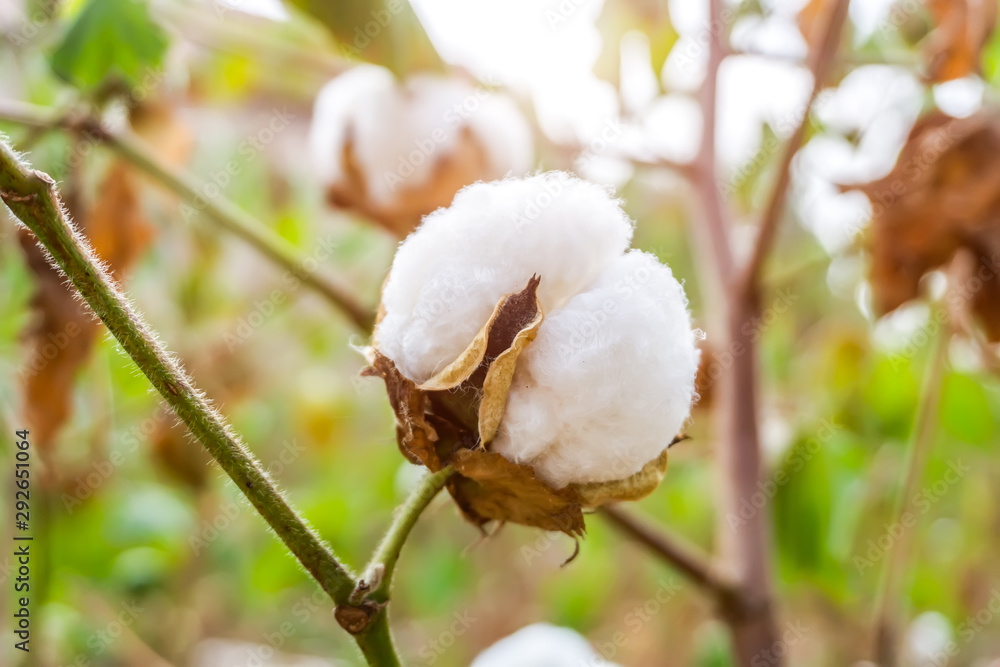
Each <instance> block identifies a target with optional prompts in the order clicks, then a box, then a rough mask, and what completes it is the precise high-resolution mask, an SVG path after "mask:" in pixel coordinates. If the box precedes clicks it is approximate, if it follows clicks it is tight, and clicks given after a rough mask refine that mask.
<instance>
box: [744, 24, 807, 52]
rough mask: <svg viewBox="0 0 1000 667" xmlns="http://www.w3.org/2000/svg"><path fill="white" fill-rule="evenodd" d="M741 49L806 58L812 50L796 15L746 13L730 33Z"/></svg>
mask: <svg viewBox="0 0 1000 667" xmlns="http://www.w3.org/2000/svg"><path fill="white" fill-rule="evenodd" d="M731 41H732V44H733V48H735V49H736V50H738V51H748V52H752V53H764V54H768V55H771V56H776V57H779V58H789V59H805V57H806V55H807V53H808V52H809V47H808V45H807V44H806V40H805V38H804V37H803V36H802V32H801V31H800V30H799V27H798V25H796V23H795V15H794V14H792V15H782V14H773V15H771V16H757V15H753V16H746V17H744V18H742V19H740V20H739V21H737V22H736V25H734V26H733V32H732V35H731Z"/></svg>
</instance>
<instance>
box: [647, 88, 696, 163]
mask: <svg viewBox="0 0 1000 667" xmlns="http://www.w3.org/2000/svg"><path fill="white" fill-rule="evenodd" d="M643 129H644V134H645V135H646V137H647V142H646V145H647V147H648V148H649V150H650V151H651V152H652V153H653V154H654V155H656V156H658V157H662V158H665V159H667V160H673V161H674V162H690V161H692V160H694V158H695V155H697V153H698V146H699V144H700V143H701V132H702V122H701V108H700V107H699V105H698V102H697V101H695V100H694V99H693V98H691V97H689V96H687V95H664V96H662V97H659V98H657V99H656V100H655V101H654V102H653V104H652V105H650V107H649V111H648V112H647V113H646V115H645V117H644V118H643Z"/></svg>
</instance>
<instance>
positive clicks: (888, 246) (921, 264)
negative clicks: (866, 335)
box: [859, 112, 1000, 341]
mask: <svg viewBox="0 0 1000 667" xmlns="http://www.w3.org/2000/svg"><path fill="white" fill-rule="evenodd" d="M859 189H860V190H862V191H863V192H864V193H865V194H867V195H868V197H869V199H870V200H871V202H872V209H873V217H872V229H871V236H870V239H869V247H870V251H871V255H872V274H871V279H872V287H873V292H874V298H875V307H876V309H877V310H878V311H879V312H880V313H888V312H890V311H892V310H894V309H896V308H898V307H899V306H900V305H902V304H903V303H906V302H907V301H909V300H911V299H914V298H916V297H918V296H919V295H920V280H921V278H922V277H923V276H924V275H925V274H926V273H927V272H929V271H932V270H935V269H937V268H940V267H944V266H946V265H947V264H949V262H951V260H952V258H953V257H954V256H955V254H956V253H957V252H959V251H960V250H964V251H967V252H968V253H969V254H971V255H972V256H973V257H975V262H974V263H975V265H976V266H975V271H974V274H976V275H977V276H978V281H977V284H978V285H979V286H978V287H977V289H975V290H971V289H970V290H963V291H964V292H968V294H967V295H966V296H967V298H966V300H967V302H968V303H967V305H966V306H967V307H968V308H969V309H971V311H972V312H974V313H975V314H976V315H977V316H978V319H979V320H980V322H981V323H982V324H983V325H984V328H985V330H986V334H987V336H988V337H989V339H990V340H992V341H998V340H1000V317H998V316H997V312H998V311H1000V284H998V283H1000V276H998V275H997V272H998V271H1000V265H998V257H997V252H998V251H1000V119H998V118H997V117H995V116H993V115H991V114H988V113H985V112H983V113H979V114H976V115H974V116H971V117H969V118H963V119H957V118H950V117H948V116H945V115H944V114H941V113H933V114H930V115H928V116H925V117H924V118H922V119H921V120H919V121H918V122H917V124H916V125H915V126H914V128H913V130H912V132H911V133H910V136H909V138H908V140H907V143H906V146H905V147H904V148H903V151H902V152H901V154H900V157H899V160H898V162H897V164H896V166H895V168H894V169H893V171H892V172H891V173H890V174H889V175H888V176H886V177H885V178H883V179H880V180H878V181H875V182H872V183H868V184H866V185H863V186H859Z"/></svg>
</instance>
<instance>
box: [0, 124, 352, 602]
mask: <svg viewBox="0 0 1000 667" xmlns="http://www.w3.org/2000/svg"><path fill="white" fill-rule="evenodd" d="M0 199H2V200H3V202H4V203H5V204H6V205H7V206H8V207H9V208H10V210H11V212H13V214H14V215H15V216H16V217H17V218H18V219H20V220H21V222H22V223H24V225H25V226H26V227H27V228H28V229H30V230H31V231H32V232H33V233H34V235H35V237H36V238H37V239H38V242H39V243H40V244H41V245H42V246H43V247H44V248H45V250H46V251H47V252H48V253H49V255H50V257H51V261H52V262H53V264H54V265H55V266H57V267H58V268H59V269H60V270H61V271H62V273H63V274H64V275H65V276H66V277H67V278H68V279H69V280H70V282H72V283H73V286H74V287H75V288H76V289H77V290H78V291H79V293H80V296H82V297H83V299H84V300H85V301H86V302H87V303H88V304H89V305H90V307H91V309H92V310H93V311H94V313H95V314H96V315H97V316H98V317H99V318H100V319H101V321H102V322H104V324H105V325H106V326H107V327H108V330H109V331H110V332H111V334H112V335H113V336H114V337H115V338H116V339H117V340H118V342H119V343H120V344H121V346H122V348H123V349H124V350H125V352H126V353H127V354H128V355H129V357H131V358H132V360H133V361H134V362H135V364H136V366H138V367H139V370H141V371H142V372H143V374H144V375H145V376H146V377H147V378H148V379H149V381H150V383H152V385H153V387H154V388H156V390H157V391H158V392H159V393H160V395H161V396H163V398H164V400H166V402H167V403H168V404H169V405H170V407H171V408H173V410H174V412H175V413H176V414H177V416H178V417H179V418H180V419H181V420H182V421H183V422H184V423H185V424H186V425H187V427H188V428H189V429H190V430H191V433H192V434H193V435H194V436H195V437H196V438H197V439H198V441H199V442H201V444H202V445H204V447H205V449H207V450H208V452H209V453H210V454H211V455H212V457H213V458H214V459H215V460H216V461H217V462H218V463H219V466H220V467H221V468H222V469H223V470H224V471H225V472H226V474H228V475H229V477H230V478H231V479H232V480H233V481H234V482H235V483H236V485H237V486H238V487H239V488H240V490H241V491H242V492H243V494H244V495H246V497H247V499H248V500H249V501H250V502H251V504H253V506H254V507H255V508H256V509H257V511H258V512H260V514H261V516H263V517H264V519H265V520H266V521H267V522H268V524H270V526H271V528H273V529H274V532H275V533H277V535H278V537H279V538H280V539H281V540H282V542H284V543H285V545H287V546H288V548H289V549H290V550H291V552H292V553H293V554H294V555H295V557H296V558H297V559H298V560H299V562H301V563H302V565H303V566H304V567H305V569H306V570H307V571H308V572H309V573H310V574H311V575H312V576H313V577H314V578H315V579H316V581H317V582H318V583H319V585H320V586H322V588H323V590H324V591H326V592H327V593H328V594H329V595H330V597H331V598H333V599H334V600H335V601H337V602H340V601H344V600H346V599H347V598H348V596H349V595H350V594H351V591H352V590H353V589H354V586H355V583H354V578H353V577H352V576H351V574H350V573H349V572H348V571H347V570H346V568H345V567H344V566H343V565H341V564H340V563H339V562H338V561H337V559H336V558H335V557H334V555H333V553H332V552H331V551H330V549H329V548H328V547H327V546H326V545H325V544H323V542H322V541H321V540H320V538H319V536H317V535H316V533H315V532H314V531H313V530H312V529H311V528H310V527H309V526H308V525H307V524H306V523H305V521H304V520H303V519H302V518H300V517H299V516H298V514H296V512H295V511H294V510H293V509H292V508H291V506H289V504H288V502H287V501H286V500H285V498H284V497H283V496H282V495H281V493H280V492H279V491H278V490H277V488H276V487H275V486H274V484H273V482H272V481H271V480H270V478H269V477H268V475H267V473H265V472H264V471H263V470H262V469H261V467H260V465H259V464H258V463H257V461H256V460H255V459H254V457H253V456H252V455H251V454H250V452H249V451H248V450H247V449H246V447H245V446H244V445H243V443H242V442H241V441H240V439H239V438H238V436H237V435H236V434H235V433H234V432H233V431H232V429H231V428H230V427H229V425H228V424H226V422H225V421H224V420H223V418H222V416H221V415H220V414H219V413H218V412H217V411H216V410H215V409H214V408H213V407H212V406H211V404H210V403H209V401H208V399H207V398H206V397H205V395H204V394H203V393H202V392H201V391H199V390H198V389H196V388H195V386H194V384H193V383H192V381H191V379H190V378H189V377H188V375H187V374H186V373H185V372H184V371H183V370H182V369H181V367H180V366H179V365H178V363H177V361H176V360H175V359H174V358H173V357H171V356H170V355H169V354H168V353H167V351H166V350H165V349H164V347H163V345H162V344H161V343H160V342H159V341H158V340H157V339H156V337H155V336H154V335H153V333H152V331H151V330H150V329H149V327H148V326H147V325H146V323H145V322H144V321H143V320H142V318H141V317H140V315H139V313H138V312H136V310H135V309H134V308H133V307H132V305H131V304H130V303H129V302H128V300H127V299H126V298H125V296H124V294H123V293H122V292H121V291H120V289H119V288H118V287H117V286H116V284H115V281H114V279H113V278H112V277H111V276H110V275H109V274H108V272H107V270H106V269H105V267H104V266H103V265H102V263H101V262H100V261H99V260H98V259H97V258H96V257H95V255H94V252H93V250H92V249H91V247H90V244H89V243H88V242H87V241H86V239H84V238H83V237H82V236H81V235H80V233H79V232H78V231H77V229H76V228H75V227H74V226H73V224H72V223H71V222H70V220H69V218H68V217H67V215H66V213H65V211H64V210H63V207H62V204H61V203H60V201H59V197H58V195H57V193H56V189H55V182H54V181H53V180H52V178H51V177H49V176H48V175H47V174H44V173H42V172H39V171H36V170H34V169H32V168H31V167H30V166H29V165H27V164H26V163H24V162H23V161H22V160H21V159H20V157H19V156H18V155H17V154H16V153H15V152H14V151H13V149H12V148H10V146H8V145H7V143H6V142H5V141H3V140H0Z"/></svg>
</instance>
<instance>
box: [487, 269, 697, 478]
mask: <svg viewBox="0 0 1000 667" xmlns="http://www.w3.org/2000/svg"><path fill="white" fill-rule="evenodd" d="M543 280H544V278H543ZM695 342H696V336H695V333H694V331H693V330H692V329H691V320H690V317H689V316H688V312H687V299H686V298H685V296H684V290H683V289H682V288H681V285H680V283H678V282H677V280H676V279H674V277H673V274H672V273H671V271H670V269H669V268H668V267H666V266H664V265H663V264H661V263H660V262H659V261H658V260H657V259H656V257H654V256H653V255H649V254H646V253H643V252H639V251H638V250H632V251H630V252H628V253H626V254H625V255H622V256H620V257H618V258H617V259H615V260H614V262H612V263H611V264H610V265H609V266H608V267H607V268H605V270H604V271H603V272H602V273H601V275H600V276H599V277H598V278H597V280H596V281H595V282H594V284H593V285H591V286H590V287H589V288H588V289H587V290H586V291H585V292H582V293H580V294H578V295H577V296H575V297H573V299H572V300H571V301H570V302H569V303H568V304H566V306H565V307H563V308H559V309H558V310H555V311H553V312H551V313H546V317H545V321H544V322H543V323H542V326H541V327H540V328H539V330H538V337H537V338H536V339H535V341H534V342H533V343H531V345H529V346H528V348H527V350H526V351H525V352H524V354H523V355H522V356H521V358H520V359H519V360H518V365H517V371H516V372H515V374H514V382H513V385H512V386H511V391H510V395H509V398H508V400H507V410H506V412H505V413H504V418H503V421H502V422H501V425H500V433H499V435H498V436H497V439H496V440H494V441H493V444H492V445H491V446H492V449H493V450H494V451H497V452H499V453H501V454H503V455H504V456H505V457H507V458H508V459H510V460H512V461H516V462H518V463H528V464H530V465H531V466H532V467H534V469H535V472H536V474H538V475H539V476H540V477H541V478H542V479H544V480H546V481H547V482H549V483H550V484H552V485H553V486H555V487H557V488H558V487H562V486H565V485H566V484H569V483H571V482H584V481H587V482H594V481H607V480H614V479H622V478H625V477H628V476H629V475H631V474H633V473H636V472H638V471H639V469H640V468H642V466H644V465H645V464H646V463H648V462H649V461H652V460H653V459H655V458H656V457H657V456H659V455H660V452H662V451H663V449H664V448H665V447H666V446H667V445H668V444H670V441H671V440H672V439H673V437H674V436H675V435H676V434H677V433H678V432H680V430H681V427H682V426H683V425H684V422H685V420H686V419H687V417H688V412H689V411H690V408H691V402H692V399H693V397H694V378H695V372H696V371H697V369H698V352H697V349H696V347H695Z"/></svg>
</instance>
